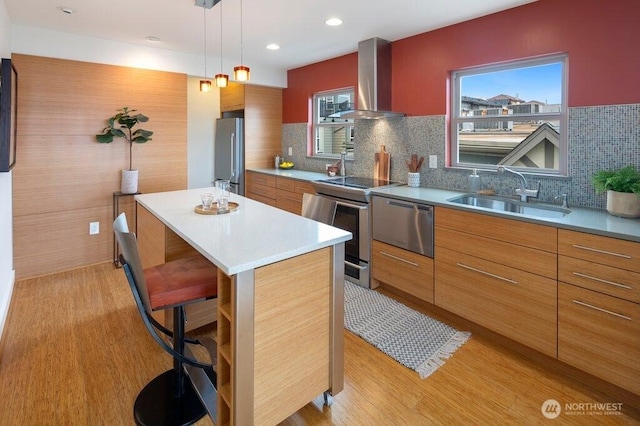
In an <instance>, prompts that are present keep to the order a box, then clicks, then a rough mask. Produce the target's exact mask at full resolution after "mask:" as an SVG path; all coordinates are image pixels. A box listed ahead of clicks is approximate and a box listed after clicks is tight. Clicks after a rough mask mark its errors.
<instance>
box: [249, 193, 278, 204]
mask: <svg viewBox="0 0 640 426" xmlns="http://www.w3.org/2000/svg"><path fill="white" fill-rule="evenodd" d="M246 196H247V198H251V199H252V200H255V201H259V202H261V203H264V204H268V205H270V206H272V207H277V206H276V199H275V198H270V197H265V196H263V195H260V194H255V193H253V192H247V194H246Z"/></svg>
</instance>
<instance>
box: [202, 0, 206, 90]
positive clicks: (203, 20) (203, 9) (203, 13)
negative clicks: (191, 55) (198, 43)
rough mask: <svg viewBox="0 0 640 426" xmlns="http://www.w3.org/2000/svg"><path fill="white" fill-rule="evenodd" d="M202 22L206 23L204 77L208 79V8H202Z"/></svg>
mask: <svg viewBox="0 0 640 426" xmlns="http://www.w3.org/2000/svg"><path fill="white" fill-rule="evenodd" d="M202 22H203V23H204V79H205V80H206V79H207V9H205V8H204V7H203V8H202Z"/></svg>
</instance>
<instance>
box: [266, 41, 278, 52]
mask: <svg viewBox="0 0 640 426" xmlns="http://www.w3.org/2000/svg"><path fill="white" fill-rule="evenodd" d="M267 49H269V50H278V49H280V45H278V44H276V43H271V44H267Z"/></svg>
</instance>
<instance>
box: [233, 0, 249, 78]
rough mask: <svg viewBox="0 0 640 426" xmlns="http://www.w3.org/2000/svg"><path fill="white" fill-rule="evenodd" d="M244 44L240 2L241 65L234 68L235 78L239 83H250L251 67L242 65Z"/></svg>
mask: <svg viewBox="0 0 640 426" xmlns="http://www.w3.org/2000/svg"><path fill="white" fill-rule="evenodd" d="M243 47H244V43H243V40H242V0H240V65H238V66H237V67H234V68H233V78H235V79H236V80H237V81H249V73H250V70H249V67H245V66H244V65H243V64H242V54H243Z"/></svg>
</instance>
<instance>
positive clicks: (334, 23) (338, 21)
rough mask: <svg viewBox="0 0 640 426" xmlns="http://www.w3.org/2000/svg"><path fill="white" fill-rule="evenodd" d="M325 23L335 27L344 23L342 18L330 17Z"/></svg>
mask: <svg viewBox="0 0 640 426" xmlns="http://www.w3.org/2000/svg"><path fill="white" fill-rule="evenodd" d="M324 23H325V24H327V25H329V26H330V27H335V26H338V25H342V19H340V18H329V19H327V20H326V21H324Z"/></svg>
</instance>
